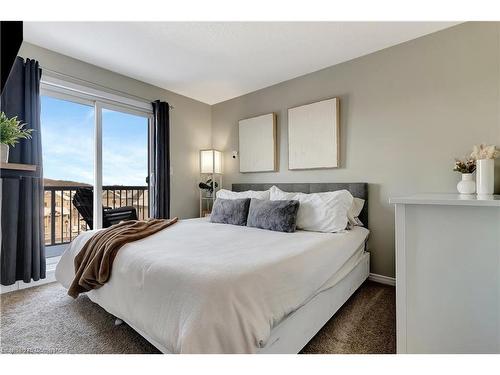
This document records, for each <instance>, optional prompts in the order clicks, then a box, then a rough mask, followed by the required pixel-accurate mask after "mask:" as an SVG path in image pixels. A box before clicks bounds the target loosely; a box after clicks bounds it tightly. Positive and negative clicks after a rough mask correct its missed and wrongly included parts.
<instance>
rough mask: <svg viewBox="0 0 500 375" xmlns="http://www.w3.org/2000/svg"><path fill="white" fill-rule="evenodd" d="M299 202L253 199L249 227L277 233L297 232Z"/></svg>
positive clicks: (249, 214)
mask: <svg viewBox="0 0 500 375" xmlns="http://www.w3.org/2000/svg"><path fill="white" fill-rule="evenodd" d="M298 211H299V201H296V200H276V201H268V200H262V199H255V198H252V201H251V202H250V209H249V211H248V219H247V226H249V227H255V228H261V229H269V230H274V231H277V232H288V233H290V232H295V229H296V227H297V212H298Z"/></svg>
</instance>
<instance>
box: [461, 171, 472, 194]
mask: <svg viewBox="0 0 500 375" xmlns="http://www.w3.org/2000/svg"><path fill="white" fill-rule="evenodd" d="M457 190H458V192H459V193H460V194H474V193H475V192H476V183H475V182H474V176H473V174H472V173H462V181H460V182H459V183H458V184H457Z"/></svg>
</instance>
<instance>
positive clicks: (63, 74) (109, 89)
mask: <svg viewBox="0 0 500 375" xmlns="http://www.w3.org/2000/svg"><path fill="white" fill-rule="evenodd" d="M40 68H41V69H42V76H43V72H49V73H50V74H54V75H56V76H60V77H64V78H69V79H71V80H73V81H77V82H80V83H84V84H85V85H87V86H88V85H90V86H94V88H97V89H99V90H103V91H108V92H110V93H113V94H117V95H121V96H125V97H128V98H129V99H134V100H137V101H141V102H144V103H149V104H150V103H151V101H150V100H148V99H145V98H142V97H140V96H136V95H132V94H129V93H127V92H124V91H120V90H116V89H111V88H109V87H105V86H102V85H99V84H98V83H94V82H90V81H87V80H85V79H82V78H78V77H74V76H71V75H69V74H65V73H60V72H57V71H55V70H51V69H47V68H44V67H43V66H41V65H40ZM168 106H169V108H170V109H174V108H175V107H174V106H173V105H171V104H169V105H168Z"/></svg>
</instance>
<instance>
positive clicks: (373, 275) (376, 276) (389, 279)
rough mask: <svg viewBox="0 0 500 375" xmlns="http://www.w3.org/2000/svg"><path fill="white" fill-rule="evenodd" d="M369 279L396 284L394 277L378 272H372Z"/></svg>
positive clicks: (380, 282) (386, 283)
mask: <svg viewBox="0 0 500 375" xmlns="http://www.w3.org/2000/svg"><path fill="white" fill-rule="evenodd" d="M368 280H370V281H373V282H375V283H379V284H385V285H391V286H396V279H395V278H394V277H389V276H384V275H379V274H376V273H370V276H368Z"/></svg>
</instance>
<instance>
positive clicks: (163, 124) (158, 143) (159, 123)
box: [149, 100, 170, 219]
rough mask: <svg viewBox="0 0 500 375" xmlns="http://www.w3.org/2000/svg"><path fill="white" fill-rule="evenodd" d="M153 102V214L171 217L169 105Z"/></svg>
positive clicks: (163, 217)
mask: <svg viewBox="0 0 500 375" xmlns="http://www.w3.org/2000/svg"><path fill="white" fill-rule="evenodd" d="M152 104H153V152H152V158H153V163H152V164H153V171H152V172H153V173H152V178H151V179H150V181H149V182H150V189H151V198H152V199H151V200H152V206H151V216H152V217H154V218H157V219H168V218H169V217H170V118H169V105H168V103H166V102H161V101H159V100H157V101H155V102H153V103H152Z"/></svg>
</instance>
